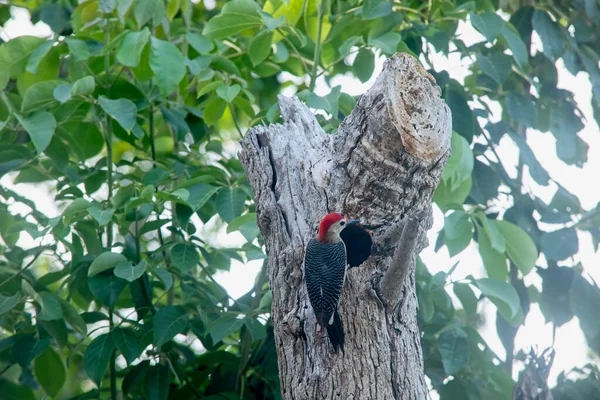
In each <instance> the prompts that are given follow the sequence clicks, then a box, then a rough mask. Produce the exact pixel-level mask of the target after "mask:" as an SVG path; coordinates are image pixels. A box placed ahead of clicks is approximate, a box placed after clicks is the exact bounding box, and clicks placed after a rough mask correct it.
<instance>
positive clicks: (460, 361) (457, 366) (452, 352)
mask: <svg viewBox="0 0 600 400" xmlns="http://www.w3.org/2000/svg"><path fill="white" fill-rule="evenodd" d="M462 335H464V336H462ZM462 335H461V336H459V335H458V332H444V333H442V334H441V335H440V337H439V339H438V342H437V344H438V346H439V349H440V354H441V356H442V364H443V365H444V371H446V374H448V375H454V374H456V373H457V372H459V371H460V370H462V369H463V367H464V366H465V364H466V363H467V360H468V359H469V344H468V342H467V339H466V337H465V336H466V334H464V332H462Z"/></svg>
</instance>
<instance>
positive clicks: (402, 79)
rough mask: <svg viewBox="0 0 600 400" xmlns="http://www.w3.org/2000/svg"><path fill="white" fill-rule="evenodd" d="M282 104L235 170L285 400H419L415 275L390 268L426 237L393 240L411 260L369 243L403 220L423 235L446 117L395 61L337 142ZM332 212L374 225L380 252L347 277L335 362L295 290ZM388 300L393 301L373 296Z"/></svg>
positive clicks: (290, 102) (247, 144)
mask: <svg viewBox="0 0 600 400" xmlns="http://www.w3.org/2000/svg"><path fill="white" fill-rule="evenodd" d="M279 106H280V110H281V114H282V116H283V119H284V121H285V122H284V124H283V125H271V126H268V127H267V126H258V127H255V128H252V129H251V130H250V131H249V132H248V134H247V135H246V136H245V137H244V139H243V140H242V151H241V152H240V161H241V162H242V164H243V166H244V168H245V170H246V173H247V176H248V180H249V182H250V184H251V185H252V187H253V189H254V193H255V201H256V209H257V214H258V224H259V227H260V229H261V232H262V234H263V236H264V238H265V245H266V248H267V253H268V255H269V260H268V267H269V279H270V284H271V290H272V292H273V310H272V317H273V324H274V327H275V337H276V344H277V352H278V359H279V370H280V379H281V387H282V392H283V397H284V398H286V399H300V398H302V399H317V398H332V397H336V396H340V397H339V398H345V399H349V398H355V399H362V398H369V399H390V398H416V399H421V398H424V396H425V382H424V377H423V372H422V369H423V361H422V356H421V348H420V344H419V331H418V327H417V323H416V295H415V288H414V268H413V265H400V266H398V265H396V264H412V261H411V260H414V254H413V253H416V252H419V251H421V250H422V248H423V247H424V246H426V244H427V243H426V238H425V235H422V234H416V233H414V232H413V234H410V232H404V233H402V235H401V237H406V238H407V240H406V241H405V242H407V243H408V245H407V246H408V247H410V249H408V247H407V250H408V251H410V253H411V255H412V257H398V256H393V254H394V247H395V242H396V241H397V240H398V239H399V238H397V239H394V240H392V241H390V240H382V241H381V243H377V240H378V238H384V237H387V238H388V239H389V238H390V237H392V236H394V235H386V232H387V233H389V232H391V231H393V230H394V226H396V225H398V223H399V221H400V220H401V219H402V218H404V217H405V216H407V217H411V216H412V218H410V219H411V220H414V219H415V218H418V222H419V223H418V224H417V225H419V227H420V228H419V229H422V230H426V229H429V228H430V227H431V207H430V203H431V198H432V196H433V192H434V190H435V188H436V186H437V184H438V183H439V179H440V176H441V172H442V168H443V167H444V165H445V162H446V160H447V158H448V156H449V153H450V135H451V116H450V111H449V109H448V107H447V106H446V104H445V103H444V102H443V100H442V99H441V98H440V89H439V87H437V86H436V85H435V81H434V80H433V78H432V77H431V76H430V75H429V74H427V72H426V71H425V70H424V69H423V68H422V67H421V65H420V64H419V62H418V61H417V60H416V59H414V58H413V57H411V56H410V55H407V54H396V55H395V56H394V57H392V58H391V59H389V60H388V61H387V62H386V63H385V65H384V70H383V72H382V73H381V75H380V76H379V78H378V79H377V81H376V82H375V84H374V85H373V87H372V88H371V89H370V90H369V91H368V92H367V93H365V94H364V95H363V96H362V97H361V99H360V100H359V101H358V103H357V105H356V108H355V109H354V111H353V112H352V114H351V115H350V116H349V117H348V118H346V119H345V120H344V122H343V123H342V124H341V125H340V128H339V130H338V133H336V134H333V135H328V134H326V133H325V132H323V130H322V129H321V128H320V126H319V124H318V122H317V120H316V119H315V117H314V116H313V115H312V113H311V112H310V110H309V109H308V108H307V107H306V106H305V105H304V104H302V103H301V102H300V101H298V100H297V99H296V98H285V97H280V98H279ZM333 211H336V212H341V213H342V214H344V215H346V216H349V217H352V218H359V219H360V220H361V221H362V222H364V223H366V224H368V225H371V226H376V227H377V228H376V229H375V232H374V234H375V241H376V245H379V246H378V252H377V253H376V254H374V255H373V256H372V257H371V258H370V259H369V260H367V262H366V263H364V264H363V265H362V266H361V267H360V268H353V269H351V270H349V272H348V276H347V278H346V283H345V287H344V290H343V293H342V299H341V302H340V314H341V316H342V322H343V325H344V328H345V330H346V355H345V356H344V357H342V356H341V355H333V353H331V347H330V344H329V343H328V339H327V334H326V333H325V332H324V331H322V330H321V329H320V328H319V327H318V326H317V324H316V321H315V316H314V313H313V311H312V308H311V307H310V304H309V302H308V297H307V294H306V286H305V285H304V281H303V274H304V267H303V257H304V248H305V246H306V243H307V242H308V240H309V239H310V238H312V237H314V236H315V234H316V229H317V226H318V223H319V221H320V220H321V218H322V217H323V216H324V215H325V214H327V213H328V212H333ZM417 216H418V217H417ZM407 226H415V225H414V224H407ZM396 230H398V229H397V228H396ZM421 233H422V232H421ZM396 236H397V235H396ZM400 245H402V241H401V243H400ZM401 250H402V249H401V248H399V251H401ZM394 260H396V264H394ZM398 260H400V261H401V262H398ZM403 260H404V261H403ZM406 260H408V261H406ZM393 268H402V269H401V270H399V271H393ZM398 273H400V275H399V274H398ZM381 277H384V279H386V278H385V277H391V278H388V279H390V280H393V282H391V284H390V285H388V286H387V287H388V289H389V290H388V289H386V290H379V289H380V286H379V283H378V282H379V280H380V279H381ZM394 277H395V278H394ZM398 277H400V278H398ZM404 277H406V278H404ZM396 280H397V282H396ZM388 283H390V282H388ZM382 287H383V285H382ZM390 287H391V288H390ZM387 292H389V293H392V294H390V296H394V297H395V298H394V299H391V301H390V299H382V298H380V296H379V295H380V294H382V293H383V296H384V297H385V293H387ZM400 297H401V298H400ZM382 300H383V302H382ZM398 301H400V304H401V306H400V307H399V308H398V309H397V308H396V304H397V303H398Z"/></svg>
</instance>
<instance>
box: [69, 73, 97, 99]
mask: <svg viewBox="0 0 600 400" xmlns="http://www.w3.org/2000/svg"><path fill="white" fill-rule="evenodd" d="M95 89H96V81H95V80H94V77H93V76H91V75H88V76H84V77H83V78H81V79H78V80H76V81H75V83H74V84H73V88H72V89H71V96H89V95H91V94H92V93H94V90H95Z"/></svg>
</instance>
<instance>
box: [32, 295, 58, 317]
mask: <svg viewBox="0 0 600 400" xmlns="http://www.w3.org/2000/svg"><path fill="white" fill-rule="evenodd" d="M39 295H40V299H41V304H40V306H41V307H42V310H41V311H40V313H39V314H38V315H37V318H38V319H40V320H42V321H52V320H55V319H60V318H62V316H63V311H62V306H61V305H60V301H59V300H58V297H56V296H55V295H54V294H52V293H50V292H40V293H39Z"/></svg>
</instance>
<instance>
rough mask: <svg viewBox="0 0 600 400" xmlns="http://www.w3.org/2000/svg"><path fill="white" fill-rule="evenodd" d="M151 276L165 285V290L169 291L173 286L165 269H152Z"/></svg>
mask: <svg viewBox="0 0 600 400" xmlns="http://www.w3.org/2000/svg"><path fill="white" fill-rule="evenodd" d="M152 274H154V276H156V277H158V279H160V280H161V281H162V283H163V284H164V285H165V290H169V289H170V288H171V286H173V276H172V275H171V273H170V272H169V271H167V270H166V269H163V268H154V269H153V270H152Z"/></svg>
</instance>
